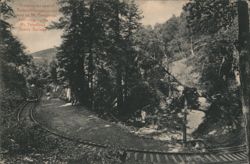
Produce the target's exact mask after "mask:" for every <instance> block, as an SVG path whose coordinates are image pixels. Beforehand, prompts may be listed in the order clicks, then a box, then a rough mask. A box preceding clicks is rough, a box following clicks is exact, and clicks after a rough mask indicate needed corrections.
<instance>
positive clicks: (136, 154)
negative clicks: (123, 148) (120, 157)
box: [134, 152, 138, 161]
mask: <svg viewBox="0 0 250 164" xmlns="http://www.w3.org/2000/svg"><path fill="white" fill-rule="evenodd" d="M134 157H135V160H136V161H137V160H138V153H137V152H135V154H134Z"/></svg>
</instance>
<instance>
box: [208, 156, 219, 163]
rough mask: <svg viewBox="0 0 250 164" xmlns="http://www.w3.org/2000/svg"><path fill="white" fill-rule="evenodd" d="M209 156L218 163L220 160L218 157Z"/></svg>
mask: <svg viewBox="0 0 250 164" xmlns="http://www.w3.org/2000/svg"><path fill="white" fill-rule="evenodd" d="M210 156H211V157H212V158H213V159H214V160H215V161H216V162H219V161H220V159H218V157H216V156H215V155H213V154H210Z"/></svg>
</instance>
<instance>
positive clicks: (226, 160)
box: [219, 155, 228, 162]
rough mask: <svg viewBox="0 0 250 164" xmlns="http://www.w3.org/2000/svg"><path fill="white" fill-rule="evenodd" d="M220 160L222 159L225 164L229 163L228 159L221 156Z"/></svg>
mask: <svg viewBox="0 0 250 164" xmlns="http://www.w3.org/2000/svg"><path fill="white" fill-rule="evenodd" d="M219 157H220V159H222V160H223V161H225V162H228V159H226V158H225V157H224V156H223V155H219Z"/></svg>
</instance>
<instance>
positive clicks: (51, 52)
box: [30, 48, 57, 62]
mask: <svg viewBox="0 0 250 164" xmlns="http://www.w3.org/2000/svg"><path fill="white" fill-rule="evenodd" d="M56 53H57V49H56V48H49V49H45V50H41V51H37V52H34V53H31V54H30V55H31V56H32V57H33V60H34V61H35V62H51V61H52V60H53V59H55V58H56Z"/></svg>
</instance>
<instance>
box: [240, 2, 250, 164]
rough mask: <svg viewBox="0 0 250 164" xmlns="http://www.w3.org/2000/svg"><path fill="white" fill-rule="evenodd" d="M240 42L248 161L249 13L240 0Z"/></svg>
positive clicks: (249, 118) (249, 131)
mask: <svg viewBox="0 0 250 164" xmlns="http://www.w3.org/2000/svg"><path fill="white" fill-rule="evenodd" d="M238 21H239V43H240V63H239V64H240V78H241V94H242V95H241V96H242V110H243V115H244V120H245V132H246V144H247V150H248V162H250V161H249V157H250V153H249V152H250V151H249V141H250V126H249V125H250V116H249V115H250V112H249V111H250V83H249V82H250V53H249V14H248V4H247V2H246V1H241V0H239V1H238Z"/></svg>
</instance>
